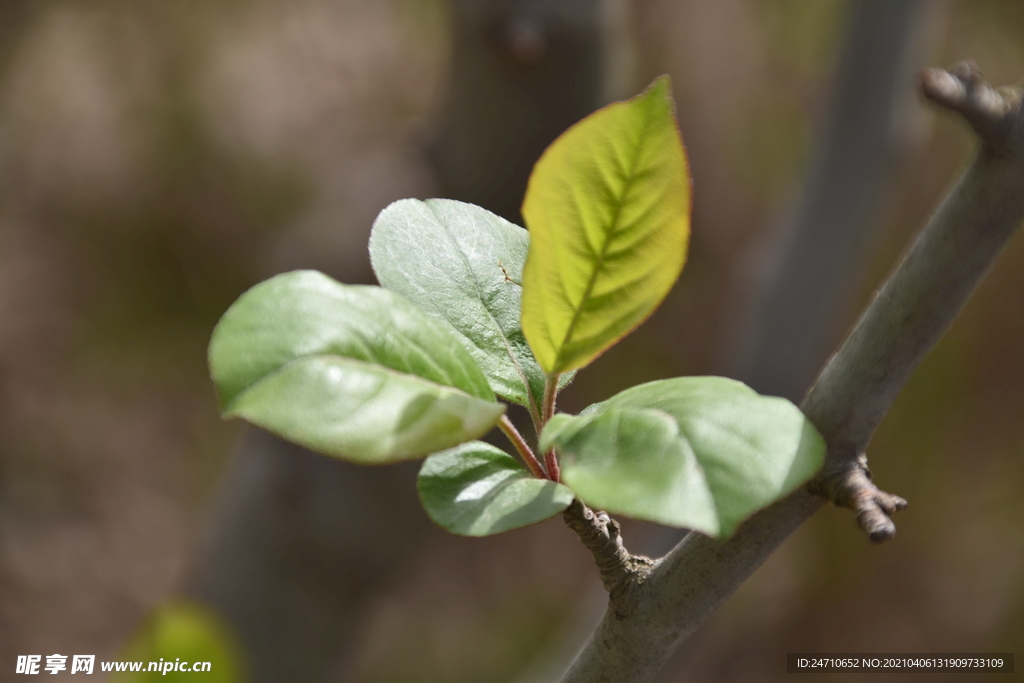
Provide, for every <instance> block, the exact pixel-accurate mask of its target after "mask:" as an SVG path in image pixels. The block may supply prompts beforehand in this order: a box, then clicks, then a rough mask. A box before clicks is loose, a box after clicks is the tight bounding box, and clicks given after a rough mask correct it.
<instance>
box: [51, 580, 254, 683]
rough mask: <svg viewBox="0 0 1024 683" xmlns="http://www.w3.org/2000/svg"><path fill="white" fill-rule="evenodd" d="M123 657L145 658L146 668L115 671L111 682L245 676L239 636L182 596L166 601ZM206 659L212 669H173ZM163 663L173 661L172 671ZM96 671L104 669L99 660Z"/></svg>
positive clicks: (232, 681) (222, 680)
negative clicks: (153, 668) (152, 664)
mask: <svg viewBox="0 0 1024 683" xmlns="http://www.w3.org/2000/svg"><path fill="white" fill-rule="evenodd" d="M121 659H122V660H124V661H136V662H145V664H143V671H140V672H123V673H113V674H111V676H110V680H111V681H117V682H118V683H129V682H131V683H143V682H145V681H163V682H165V683H166V682H177V681H209V683H240V682H241V681H243V680H245V677H244V675H243V673H242V669H243V661H242V655H241V648H240V646H239V645H238V643H237V642H236V640H235V637H234V635H233V634H232V633H231V632H230V631H229V629H228V628H227V627H226V625H225V624H224V623H223V622H222V621H221V620H220V619H219V618H218V617H217V616H216V615H215V614H213V613H212V612H211V611H209V610H208V609H206V608H205V607H203V606H201V605H199V604H198V603H193V602H186V601H182V600H174V601H171V602H168V603H165V604H163V605H161V606H160V607H158V608H157V609H156V610H154V612H153V614H152V615H150V617H149V619H148V620H147V621H146V623H145V624H144V625H143V626H142V628H141V629H140V630H139V631H138V632H137V633H136V634H135V635H134V636H133V638H132V640H131V642H130V643H129V644H128V645H127V647H126V648H125V650H124V652H122V653H121ZM160 660H163V661H162V662H161V661H160ZM149 662H157V663H158V664H160V667H161V668H160V670H158V671H146V670H145V669H147V668H148V666H149ZM204 662H209V663H210V668H209V670H207V671H174V670H173V668H172V666H171V665H178V666H177V668H179V669H181V668H183V667H182V666H181V664H179V663H182V664H187V665H188V667H189V668H191V667H192V666H193V665H195V664H196V663H200V668H205V667H204V666H203V665H202V663H204ZM164 663H167V664H168V665H169V666H168V667H166V668H167V669H168V670H167V671H164V670H163V669H164V668H165V667H164V666H163V665H164ZM70 669H71V663H70V661H69V662H68V670H69V671H70ZM93 671H94V673H99V665H98V664H97V665H95V666H94V669H93ZM79 673H81V672H79Z"/></svg>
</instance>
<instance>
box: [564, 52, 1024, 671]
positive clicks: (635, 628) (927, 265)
mask: <svg viewBox="0 0 1024 683" xmlns="http://www.w3.org/2000/svg"><path fill="white" fill-rule="evenodd" d="M921 88H922V91H923V92H924V94H925V95H926V96H927V97H928V98H929V99H931V100H932V101H933V102H935V103H937V104H939V105H940V106H942V107H944V108H947V109H949V110H951V111H955V112H957V113H960V114H961V115H962V116H963V117H964V118H965V119H966V120H967V121H968V122H970V123H971V124H972V125H973V126H974V127H975V131H976V132H977V133H978V135H979V138H980V143H981V144H980V147H979V150H978V152H977V154H976V156H975V158H974V160H973V161H972V162H971V164H970V165H969V166H968V168H967V170H966V171H965V172H964V174H963V176H962V177H961V178H960V180H959V182H958V183H957V184H956V186H955V187H954V188H953V189H952V191H951V192H950V193H949V195H948V196H947V198H946V199H945V201H944V202H943V203H942V205H941V206H940V207H939V209H938V211H937V212H936V213H935V215H934V216H933V217H932V218H931V220H930V221H929V222H928V225H927V226H926V227H925V229H924V230H923V231H922V233H921V235H920V236H919V237H918V238H917V240H916V241H915V243H914V244H913V246H912V247H911V248H910V250H909V251H908V252H907V254H906V255H905V256H904V258H903V260H902V261H901V262H900V264H899V266H898V267H897V268H896V270H895V272H894V273H893V274H892V276H891V277H890V278H889V280H888V281H887V282H886V283H885V284H884V285H883V286H882V288H881V290H880V291H879V292H878V293H877V294H876V295H875V297H874V299H873V300H872V302H871V304H870V305H869V307H868V309H867V311H866V312H865V313H864V315H863V316H862V317H861V319H860V321H859V322H858V324H857V326H856V328H855V329H854V331H853V332H852V333H851V334H850V336H849V338H848V339H847V340H846V341H845V342H844V343H843V345H842V347H841V348H840V349H839V351H838V352H837V353H836V354H835V356H833V357H832V359H831V360H830V361H829V363H828V364H827V365H826V367H825V369H824V370H823V371H822V373H821V375H820V376H819V378H818V380H817V381H816V382H815V384H814V386H813V387H812V389H811V392H810V393H809V395H808V397H807V399H806V400H805V401H804V403H803V406H802V407H803V409H804V411H805V412H806V413H807V415H808V417H810V419H811V420H812V421H813V422H814V423H815V424H816V425H817V426H818V428H819V429H820V430H821V432H822V434H823V435H824V437H825V440H826V442H827V443H828V446H829V452H828V456H827V459H826V465H825V469H824V470H823V472H824V473H825V474H824V477H825V480H827V479H829V478H831V477H833V476H834V475H835V473H837V472H843V471H849V470H850V469H851V468H856V467H858V466H859V461H860V458H861V457H862V454H863V453H864V450H865V449H866V448H867V444H868V442H869V441H870V439H871V436H872V435H873V433H874V431H875V429H876V427H877V426H878V424H879V422H880V421H881V420H882V417H883V416H884V415H885V413H886V412H887V411H888V409H889V407H890V405H891V404H892V402H893V400H894V399H895V398H896V395H897V394H898V393H899V392H900V390H901V389H902V388H903V385H904V384H905V383H906V381H907V380H908V379H909V377H910V375H911V374H912V373H913V371H914V369H915V368H916V367H917V366H918V364H919V363H920V362H921V360H922V359H923V358H924V357H925V356H926V355H927V353H928V352H929V351H930V350H931V348H932V347H933V346H934V345H935V344H936V342H938V340H939V338H940V337H941V336H942V335H943V334H944V333H945V331H946V330H947V329H948V328H949V326H950V325H951V324H952V322H953V320H954V318H956V316H957V315H958V314H959V312H960V310H961V308H962V307H963V305H964V304H965V303H966V301H967V298H968V297H969V296H970V294H971V293H972V292H973V291H974V289H975V287H976V286H977V285H978V283H979V282H980V281H981V279H982V278H983V277H984V275H985V273H986V272H988V270H989V268H990V267H991V265H992V263H993V262H994V261H995V259H996V257H997V256H998V255H999V253H1000V251H1001V250H1002V248H1003V247H1004V246H1005V244H1006V242H1007V241H1008V240H1009V238H1010V237H1011V236H1012V234H1013V233H1014V232H1015V230H1016V228H1017V227H1018V226H1019V224H1020V223H1021V221H1022V219H1024V193H1022V192H1021V191H1020V188H1021V187H1022V186H1024V115H1022V106H1021V94H1020V92H1014V91H995V90H992V89H991V88H989V87H988V86H987V85H985V84H984V83H982V82H981V78H980V75H979V74H978V72H977V70H976V69H975V68H974V67H973V66H972V65H969V64H964V65H958V66H957V67H956V68H955V69H954V70H953V71H952V72H951V73H944V72H941V71H938V70H930V71H927V72H925V73H924V74H923V75H922V77H921ZM818 487H819V489H821V488H824V489H827V488H828V486H827V485H826V486H822V482H818ZM833 493H836V492H835V491H833ZM822 505H824V500H823V499H822V498H819V497H817V496H815V495H813V494H812V493H810V492H809V490H806V489H801V490H799V491H797V492H795V493H793V494H792V495H790V496H789V497H787V498H785V499H784V500H782V501H780V502H778V503H776V504H775V505H772V506H771V507H769V508H767V509H765V510H762V511H761V512H759V513H758V514H756V515H754V517H752V518H751V519H750V520H748V521H747V522H746V523H745V524H744V525H743V526H742V527H741V528H740V529H739V531H738V532H737V533H736V535H735V536H733V537H732V538H730V539H728V540H727V541H716V540H713V539H710V538H708V537H706V536H701V535H699V534H690V535H689V536H687V537H686V538H685V539H684V540H683V541H682V542H681V543H680V544H679V545H678V546H676V547H675V548H674V549H673V550H672V551H671V552H670V553H669V554H668V555H666V556H665V557H664V558H662V559H661V560H660V561H659V562H658V563H657V564H656V565H655V567H654V568H653V569H652V570H651V572H650V574H649V576H648V577H647V579H646V581H644V582H643V583H641V584H638V585H636V586H635V587H634V589H633V590H630V591H626V592H622V593H620V594H619V595H618V596H614V595H613V596H612V597H611V599H610V603H609V607H608V610H607V612H606V613H605V617H604V619H603V620H602V621H601V623H600V625H599V626H598V628H597V631H596V632H595V633H594V634H593V636H592V637H591V639H590V640H589V641H588V643H587V644H586V645H585V646H584V648H583V651H582V652H581V653H580V654H579V656H578V657H577V659H576V661H575V662H573V664H572V666H571V667H570V669H569V671H568V672H567V673H566V675H565V677H564V678H563V682H564V683H589V682H598V681H632V682H641V681H647V680H650V678H651V677H652V676H653V675H654V674H655V672H657V670H658V669H659V668H660V666H661V665H662V663H663V662H664V661H665V660H666V659H667V658H668V656H669V655H670V654H671V653H672V651H673V650H674V649H675V648H676V646H677V645H678V644H679V643H680V642H681V641H683V640H684V639H686V638H687V637H688V636H689V635H690V634H692V633H693V632H694V630H696V628H697V627H698V626H699V625H700V624H701V623H702V622H703V621H704V619H706V618H707V616H708V615H709V614H710V613H711V612H712V611H713V610H714V609H715V608H716V607H718V605H719V604H721V603H722V602H723V601H724V600H725V599H726V598H727V597H729V596H730V595H731V594H732V593H733V592H734V591H735V590H736V588H738V587H739V585H740V584H741V583H742V582H743V581H744V580H745V579H746V578H747V577H748V576H750V574H752V573H753V572H754V570H755V569H757V568H758V567H759V566H760V565H761V564H762V563H763V562H764V560H765V559H766V558H767V557H768V556H769V555H770V554H771V553H772V552H773V551H774V550H775V549H776V548H777V547H778V546H779V545H780V544H781V543H782V541H784V540H785V539H786V537H788V536H789V534H790V533H792V531H794V530H795V529H796V528H797V527H798V526H799V525H800V524H802V523H803V522H804V521H805V520H806V519H807V518H808V517H810V516H811V515H812V514H813V513H814V512H815V511H817V510H818V509H819V508H820V507H821V506H822Z"/></svg>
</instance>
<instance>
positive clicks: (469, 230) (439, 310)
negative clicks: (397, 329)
mask: <svg viewBox="0 0 1024 683" xmlns="http://www.w3.org/2000/svg"><path fill="white" fill-rule="evenodd" d="M528 244H529V236H528V233H527V232H526V230H523V229H522V228H520V227H519V226H518V225H513V224H512V223H509V222H508V221H506V220H505V219H504V218H501V217H500V216H495V215H494V214H493V213H491V212H489V211H487V210H485V209H482V208H480V207H479V206H474V205H473V204H466V203H463V202H457V201H454V200H451V199H428V200H426V201H419V200H417V199H402V200H400V201H397V202H395V203H393V204H391V205H390V206H388V207H387V208H386V209H384V210H383V211H381V213H380V215H379V216H377V220H376V221H375V222H374V224H373V231H372V232H371V233H370V261H371V262H372V263H373V270H374V272H375V273H376V274H377V280H378V281H380V283H381V284H382V285H384V286H385V287H387V288H388V289H391V290H394V291H396V292H400V293H401V294H404V295H405V296H407V297H408V298H409V299H410V300H412V301H413V302H414V303H415V304H416V305H417V306H419V307H420V309H422V310H423V311H425V312H426V313H428V314H429V315H431V316H432V317H434V318H435V319H437V320H440V321H442V322H443V323H444V324H445V325H446V326H447V327H448V328H449V329H450V330H452V332H454V333H455V334H456V336H458V338H459V339H460V340H461V341H462V342H463V344H464V345H465V347H466V348H467V349H468V350H469V352H470V353H471V354H472V356H473V358H474V359H475V360H476V362H477V363H478V364H479V365H480V367H481V368H482V369H483V371H484V374H486V375H487V379H488V380H490V383H491V387H492V388H493V389H494V392H495V393H497V394H498V395H499V396H502V397H503V398H505V399H507V400H509V401H513V402H515V403H519V404H521V405H525V406H530V407H531V408H532V409H533V410H534V412H539V410H538V406H539V404H540V402H541V400H542V397H543V395H544V371H542V370H541V369H540V366H538V365H537V361H536V360H534V358H533V353H531V351H530V347H529V346H528V345H527V343H526V338H525V337H524V336H523V330H522V326H521V325H520V322H519V319H520V311H521V300H522V291H523V288H522V284H521V283H522V277H523V262H524V261H525V260H526V251H527V248H528Z"/></svg>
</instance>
